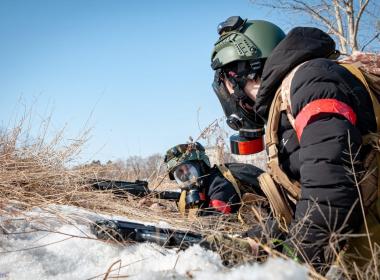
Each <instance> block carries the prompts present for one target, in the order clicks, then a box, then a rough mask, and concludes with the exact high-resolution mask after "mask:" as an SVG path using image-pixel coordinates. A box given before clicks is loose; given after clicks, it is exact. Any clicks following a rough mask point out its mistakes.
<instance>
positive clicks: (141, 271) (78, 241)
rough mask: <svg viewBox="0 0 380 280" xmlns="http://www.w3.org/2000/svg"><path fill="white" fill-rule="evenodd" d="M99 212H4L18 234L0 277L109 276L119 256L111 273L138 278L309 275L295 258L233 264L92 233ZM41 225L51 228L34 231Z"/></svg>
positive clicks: (3, 243)
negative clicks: (106, 239)
mask: <svg viewBox="0 0 380 280" xmlns="http://www.w3.org/2000/svg"><path fill="white" fill-rule="evenodd" d="M53 212H54V213H53ZM97 218H100V216H99V215H97V214H95V213H91V212H88V211H85V210H82V209H79V208H76V207H72V206H54V207H50V208H49V209H47V210H46V209H45V210H41V209H34V210H33V211H30V212H28V213H23V214H20V213H18V214H17V216H16V217H14V216H8V217H1V218H0V225H1V226H2V227H4V228H6V229H7V230H8V232H9V233H13V234H2V233H0V250H1V251H0V279H28V280H29V279H89V278H96V279H103V277H104V276H105V273H106V272H107V270H108V269H109V268H110V267H111V265H112V264H113V263H115V262H116V263H115V265H114V266H113V267H112V269H113V270H114V271H112V272H111V273H110V274H109V276H116V275H120V276H128V277H129V278H132V279H190V278H192V279H207V280H212V279H218V280H220V279H221V277H226V279H229V280H234V279H276V280H281V279H291V280H298V279H307V270H306V269H305V268H304V267H302V266H300V265H298V264H296V263H294V262H292V261H285V260H281V259H270V260H269V261H267V262H266V263H265V264H261V265H259V264H246V265H243V266H239V267H235V268H232V269H228V268H226V267H224V266H223V265H222V261H221V259H220V257H219V256H218V255H217V254H216V253H214V252H211V251H208V250H205V249H203V248H201V247H200V246H193V247H191V248H189V249H187V250H186V251H179V252H178V251H177V250H173V249H164V248H162V247H160V246H158V245H156V244H150V243H144V244H134V245H128V246H117V245H115V244H111V243H105V242H102V241H99V240H95V239H91V238H94V236H93V235H92V234H91V232H90V228H89V223H88V221H89V220H95V219H97ZM161 226H162V225H161ZM36 227H38V228H40V229H41V228H49V232H41V231H38V232H33V230H34V229H35V228H36ZM0 230H1V229H0ZM17 232H18V233H19V234H16V233H17ZM21 232H28V233H21Z"/></svg>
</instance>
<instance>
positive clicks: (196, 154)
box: [164, 142, 211, 180]
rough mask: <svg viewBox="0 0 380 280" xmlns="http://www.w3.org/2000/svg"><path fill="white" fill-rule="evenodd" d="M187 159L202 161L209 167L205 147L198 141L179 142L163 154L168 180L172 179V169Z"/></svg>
mask: <svg viewBox="0 0 380 280" xmlns="http://www.w3.org/2000/svg"><path fill="white" fill-rule="evenodd" d="M187 161H203V162H204V163H205V164H206V165H207V166H208V167H211V164H210V160H209V158H208V156H207V155H206V152H205V148H204V147H203V146H202V145H201V144H200V143H199V142H195V143H190V144H179V145H176V146H174V147H173V148H170V149H169V150H168V151H167V152H166V155H165V159H164V162H165V163H166V167H167V170H168V172H169V178H170V180H174V176H173V171H174V169H175V168H176V167H177V166H179V165H180V164H182V163H184V162H187Z"/></svg>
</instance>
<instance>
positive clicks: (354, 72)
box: [340, 63, 380, 132]
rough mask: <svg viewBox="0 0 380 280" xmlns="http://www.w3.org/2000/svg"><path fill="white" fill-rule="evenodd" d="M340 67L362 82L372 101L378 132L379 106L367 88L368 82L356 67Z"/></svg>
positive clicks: (379, 120)
mask: <svg viewBox="0 0 380 280" xmlns="http://www.w3.org/2000/svg"><path fill="white" fill-rule="evenodd" d="M340 65H342V66H343V67H344V68H346V69H347V70H348V71H350V72H351V74H352V75H354V76H355V77H356V78H358V79H359V80H360V81H361V82H362V84H363V85H364V86H365V88H366V90H367V91H368V93H369V96H370V97H371V100H372V105H373V110H374V112H375V117H376V125H377V132H380V104H379V101H378V100H377V98H376V96H375V94H374V93H373V92H372V90H371V88H370V87H369V85H368V82H367V80H366V79H365V77H364V75H363V73H362V71H360V69H359V68H357V67H356V66H354V65H352V64H345V63H341V64H340Z"/></svg>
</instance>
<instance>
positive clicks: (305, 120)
mask: <svg viewBox="0 0 380 280" xmlns="http://www.w3.org/2000/svg"><path fill="white" fill-rule="evenodd" d="M326 113H330V114H338V115H341V116H343V117H345V118H346V119H347V120H348V121H350V123H352V125H355V124H356V114H355V112H354V110H352V108H351V107H350V106H348V105H347V104H346V103H343V102H341V101H339V100H337V99H328V98H327V99H317V100H314V101H312V102H310V103H309V104H307V105H306V106H305V107H304V108H303V109H302V110H301V112H299V113H298V115H297V117H296V119H295V129H296V133H297V137H298V141H300V140H301V136H302V133H303V130H304V129H305V127H306V126H307V125H308V124H310V123H311V122H313V119H315V118H316V117H317V116H318V115H320V114H326Z"/></svg>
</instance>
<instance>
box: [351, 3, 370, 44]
mask: <svg viewBox="0 0 380 280" xmlns="http://www.w3.org/2000/svg"><path fill="white" fill-rule="evenodd" d="M368 3H369V0H365V2H364V3H363V2H362V1H360V7H359V12H358V15H357V16H356V19H355V23H354V32H353V34H352V36H353V40H354V41H355V45H356V47H357V39H356V38H357V36H358V30H359V24H360V19H361V18H362V15H363V12H364V10H365V9H366V8H367V6H368Z"/></svg>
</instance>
